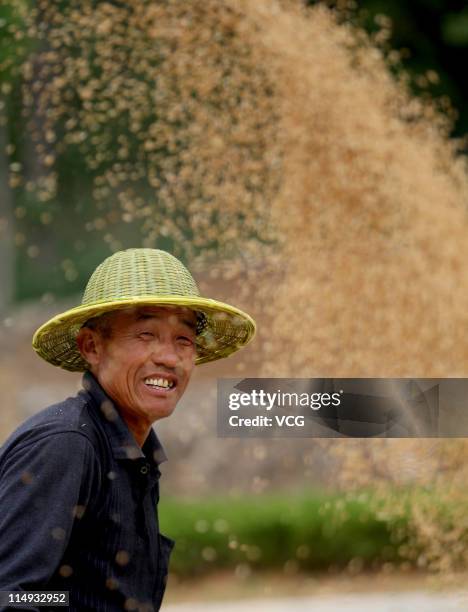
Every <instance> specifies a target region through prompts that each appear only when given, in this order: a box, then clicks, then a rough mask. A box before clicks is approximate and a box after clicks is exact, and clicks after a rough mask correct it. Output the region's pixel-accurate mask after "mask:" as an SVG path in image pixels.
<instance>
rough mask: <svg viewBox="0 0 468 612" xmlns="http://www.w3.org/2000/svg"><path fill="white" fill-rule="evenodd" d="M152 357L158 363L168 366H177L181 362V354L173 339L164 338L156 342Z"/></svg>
mask: <svg viewBox="0 0 468 612" xmlns="http://www.w3.org/2000/svg"><path fill="white" fill-rule="evenodd" d="M151 358H152V360H153V363H154V364H156V365H163V366H166V367H167V368H175V367H176V365H177V364H178V363H179V355H178V354H177V350H176V347H175V345H174V343H173V342H172V341H171V340H162V339H160V340H159V342H157V343H155V345H154V347H153V350H152V353H151Z"/></svg>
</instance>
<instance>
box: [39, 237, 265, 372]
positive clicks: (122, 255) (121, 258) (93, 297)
mask: <svg viewBox="0 0 468 612" xmlns="http://www.w3.org/2000/svg"><path fill="white" fill-rule="evenodd" d="M145 305H158V306H159V305H161V306H186V307H188V308H191V309H193V310H195V311H196V312H197V318H198V324H197V340H196V345H197V358H196V361H195V363H196V364H200V363H205V362H207V361H214V360H215V359H221V358H222V357H227V356H228V355H230V354H231V353H234V352H235V351H237V350H239V349H240V348H242V347H243V346H244V345H246V344H247V343H248V342H249V341H250V340H251V339H252V338H253V336H254V334H255V322H254V321H253V319H252V318H251V317H249V315H248V314H246V313H245V312H242V310H239V309H238V308H234V307H233V306H229V305H228V304H224V303H223V302H218V301H216V300H211V299H209V298H204V297H201V296H200V294H199V291H198V287H197V285H196V283H195V281H194V279H193V277H192V275H191V274H190V272H189V271H188V270H187V268H186V267H185V266H184V265H183V264H182V263H181V262H180V261H179V260H178V259H176V258H175V257H174V256H173V255H171V254H170V253H166V252H165V251H161V250H157V249H128V250H126V251H119V252H118V253H114V254H113V255H111V256H110V257H108V258H107V259H105V260H104V261H103V262H102V263H101V264H100V265H99V266H98V267H97V268H96V270H95V271H94V272H93V274H92V276H91V278H90V279H89V281H88V284H87V286H86V289H85V292H84V295H83V299H82V301H81V305H80V306H77V307H75V308H71V309H70V310H67V311H66V312H64V313H62V314H59V315H57V316H55V317H53V318H52V319H50V320H49V321H47V323H45V324H44V325H42V326H41V327H40V328H39V329H38V330H37V331H36V333H35V334H34V337H33V348H34V350H35V351H36V352H37V354H38V355H40V356H41V357H42V358H43V359H45V360H46V361H48V362H49V363H51V364H53V365H56V366H59V367H61V368H63V369H65V370H70V371H72V372H73V371H83V370H86V369H87V367H88V366H87V364H86V362H85V361H84V359H83V358H82V357H81V354H80V352H79V350H78V346H77V343H76V336H77V334H78V331H79V330H80V328H81V327H82V326H83V324H84V323H86V321H88V320H89V319H92V318H94V317H97V316H99V315H102V314H104V313H107V312H111V311H113V310H119V309H123V308H129V307H134V306H145Z"/></svg>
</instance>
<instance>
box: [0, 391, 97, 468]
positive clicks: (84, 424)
mask: <svg viewBox="0 0 468 612" xmlns="http://www.w3.org/2000/svg"><path fill="white" fill-rule="evenodd" d="M98 429H99V428H98V425H97V423H96V419H94V418H93V416H92V413H91V411H90V405H89V400H88V398H87V396H86V394H84V393H78V394H77V395H76V396H74V397H68V398H66V399H65V400H63V401H62V402H58V403H56V404H53V405H51V406H48V407H47V408H44V409H42V410H40V411H39V412H37V413H36V414H34V415H33V416H31V417H29V418H28V419H26V421H24V422H23V423H22V424H21V425H20V426H19V427H18V428H17V429H16V430H15V431H14V432H13V433H12V434H11V435H10V436H9V437H8V439H7V440H6V441H5V442H4V444H3V445H2V447H1V448H0V459H1V458H2V457H3V456H4V454H5V453H7V452H8V451H11V450H13V448H20V447H23V446H28V445H30V444H34V443H36V442H39V441H41V440H43V439H44V438H50V437H51V436H54V437H55V436H60V437H64V438H66V437H69V436H70V435H71V436H74V435H76V436H82V437H83V438H85V439H87V440H88V441H89V442H90V443H91V444H92V445H93V446H94V447H95V449H98V448H99V446H100V436H99V432H98Z"/></svg>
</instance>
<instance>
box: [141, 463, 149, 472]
mask: <svg viewBox="0 0 468 612" xmlns="http://www.w3.org/2000/svg"><path fill="white" fill-rule="evenodd" d="M148 469H149V466H148V464H147V463H145V465H142V466H141V468H140V473H141V474H147V473H148Z"/></svg>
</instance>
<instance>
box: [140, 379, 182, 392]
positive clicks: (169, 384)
mask: <svg viewBox="0 0 468 612" xmlns="http://www.w3.org/2000/svg"><path fill="white" fill-rule="evenodd" d="M144 382H145V385H146V386H147V387H150V389H165V390H169V389H172V388H173V387H174V386H175V383H174V381H172V380H169V379H168V378H145V381H144Z"/></svg>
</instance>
